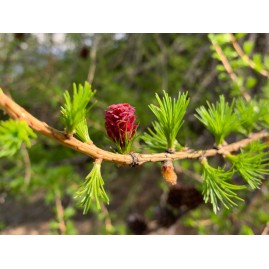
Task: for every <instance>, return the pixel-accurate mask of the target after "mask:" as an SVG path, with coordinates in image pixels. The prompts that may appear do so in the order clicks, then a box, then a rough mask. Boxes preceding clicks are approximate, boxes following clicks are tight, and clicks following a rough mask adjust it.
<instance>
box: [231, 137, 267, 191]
mask: <svg viewBox="0 0 269 269" xmlns="http://www.w3.org/2000/svg"><path fill="white" fill-rule="evenodd" d="M266 148H267V146H266V145H265V144H264V143H261V142H259V141H255V142H253V143H251V144H250V145H249V146H248V147H246V148H244V149H241V153H240V154H237V155H232V154H228V155H226V157H227V159H228V160H229V161H230V162H231V163H232V164H233V166H234V168H235V169H236V170H237V171H238V172H239V173H240V175H241V176H242V178H243V179H244V180H246V182H247V183H248V184H249V186H250V187H251V188H252V189H256V188H258V187H259V185H260V184H261V180H262V179H264V176H265V175H268V174H269V169H268V168H266V167H268V161H269V153H268V152H266V151H265V149H266Z"/></svg>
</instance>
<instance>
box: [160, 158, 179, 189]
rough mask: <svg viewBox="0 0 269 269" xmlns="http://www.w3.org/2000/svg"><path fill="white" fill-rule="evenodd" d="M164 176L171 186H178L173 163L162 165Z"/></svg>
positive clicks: (165, 162) (168, 162)
mask: <svg viewBox="0 0 269 269" xmlns="http://www.w3.org/2000/svg"><path fill="white" fill-rule="evenodd" d="M162 175H163V178H164V179H165V181H166V182H167V183H168V184H170V185H176V184H177V174H176V173H175V170H174V166H173V163H172V161H164V162H163V164H162Z"/></svg>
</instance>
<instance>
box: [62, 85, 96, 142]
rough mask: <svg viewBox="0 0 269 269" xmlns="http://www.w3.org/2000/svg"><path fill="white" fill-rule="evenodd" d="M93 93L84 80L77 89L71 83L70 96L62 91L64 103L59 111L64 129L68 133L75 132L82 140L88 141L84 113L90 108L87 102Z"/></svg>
mask: <svg viewBox="0 0 269 269" xmlns="http://www.w3.org/2000/svg"><path fill="white" fill-rule="evenodd" d="M94 94H95V91H93V90H92V88H91V85H90V84H89V83H88V82H85V85H84V87H83V86H82V85H81V84H79V86H78V89H77V86H76V84H75V83H73V97H72V98H71V96H70V94H69V92H68V91H65V93H64V99H65V104H64V106H63V107H62V108H61V113H62V119H63V122H64V124H65V131H66V133H67V134H69V135H72V134H73V133H77V135H78V137H79V138H80V139H81V140H82V141H84V142H90V137H89V133H88V127H87V121H86V115H87V112H88V111H89V109H90V108H91V107H88V104H89V102H90V101H91V99H92V97H93V96H94Z"/></svg>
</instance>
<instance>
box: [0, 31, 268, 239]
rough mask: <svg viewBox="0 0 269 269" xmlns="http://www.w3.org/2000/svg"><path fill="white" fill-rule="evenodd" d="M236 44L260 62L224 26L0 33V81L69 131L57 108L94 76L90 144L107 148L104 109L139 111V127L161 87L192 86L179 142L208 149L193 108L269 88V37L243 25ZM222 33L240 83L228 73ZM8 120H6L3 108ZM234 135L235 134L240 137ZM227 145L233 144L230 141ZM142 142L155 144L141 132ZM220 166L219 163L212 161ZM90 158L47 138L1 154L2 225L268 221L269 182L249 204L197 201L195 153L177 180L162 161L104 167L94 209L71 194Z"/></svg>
mask: <svg viewBox="0 0 269 269" xmlns="http://www.w3.org/2000/svg"><path fill="white" fill-rule="evenodd" d="M235 36H236V38H237V41H238V43H239V44H240V46H242V48H243V50H244V53H245V54H247V55H248V56H249V57H250V58H251V59H252V60H253V62H254V63H255V64H256V68H254V69H253V68H251V67H250V66H248V65H247V64H246V63H245V62H244V61H243V60H242V58H241V57H239V56H238V54H237V53H236V52H235V50H234V48H233V46H232V44H231V43H230V42H229V41H227V35H224V34H219V35H217V34H215V35H208V34H23V33H17V34H0V87H1V88H2V89H3V90H4V92H5V93H8V94H9V95H10V96H12V98H13V99H14V100H15V101H16V102H17V103H19V104H20V105H21V106H23V107H24V108H25V109H27V110H28V111H29V112H30V113H32V114H33V115H34V116H36V117H37V118H39V119H40V120H42V121H45V122H47V123H48V124H49V125H51V126H53V127H55V128H57V129H63V123H62V122H61V120H60V106H61V105H62V104H63V93H64V91H65V90H69V91H71V89H72V83H73V82H76V83H82V84H84V82H85V81H89V82H90V83H91V84H92V87H93V89H96V90H97V93H96V95H95V99H96V100H97V103H96V105H95V106H94V108H93V109H92V110H91V112H90V114H89V125H90V135H91V138H92V140H93V141H94V143H95V144H96V145H97V146H99V147H101V148H103V149H106V150H110V146H111V144H110V142H109V140H108V139H107V138H106V134H105V128H104V110H105V109H106V107H107V106H109V105H111V104H115V103H125V102H127V103H130V104H131V105H132V106H134V107H135V108H136V115H137V119H138V121H139V132H140V133H143V132H144V131H146V130H147V128H148V127H150V125H151V122H152V121H153V120H154V116H153V114H152V113H151V112H150V110H149V108H148V105H149V104H150V103H155V102H156V101H155V96H154V95H155V93H159V94H160V93H161V92H162V90H166V91H167V92H168V93H169V94H170V95H172V96H177V94H178V91H184V92H185V91H188V93H189V97H190V100H191V101H190V105H189V107H188V110H187V114H186V116H185V124H184V125H183V127H182V129H181V131H180V135H179V141H180V143H181V144H182V145H186V146H188V147H192V148H195V149H206V148H211V147H212V146H213V143H214V139H213V137H212V136H211V135H210V133H208V132H207V131H206V130H205V129H204V127H203V126H202V124H201V123H199V122H198V121H197V119H196V118H195V117H194V112H195V109H196V108H197V107H198V106H200V105H204V104H205V103H206V100H208V101H210V102H214V101H216V100H217V99H218V96H219V95H220V94H224V95H225V96H226V97H227V99H228V100H231V99H232V98H233V97H235V96H239V95H240V94H241V89H244V90H245V91H246V92H247V93H248V94H250V95H251V96H253V97H254V96H255V97H256V96H257V97H264V96H266V97H268V96H269V84H268V78H267V77H265V76H263V75H261V74H260V71H261V70H264V69H266V70H269V57H268V52H269V34H237V35H235ZM212 41H216V42H217V44H218V45H219V47H220V48H221V49H222V52H223V54H224V56H225V58H226V59H227V60H228V62H229V64H230V65H231V68H232V69H233V71H234V72H235V73H236V76H237V80H236V81H233V80H231V78H230V76H229V74H228V73H227V72H226V69H225V66H224V65H223V64H222V62H221V61H220V57H219V55H218V54H217V53H216V51H215V50H214V48H213V47H212ZM0 113H1V114H0V119H1V120H4V119H7V116H6V115H4V113H3V112H2V111H1V112H0ZM237 138H238V137H237V136H232V137H230V138H229V139H230V141H235V140H236V139H237ZM228 142H229V141H228ZM134 147H135V151H139V152H147V151H148V150H147V149H146V148H145V147H144V145H143V143H142V142H141V141H139V139H137V140H136V142H135V144H134ZM212 162H213V163H214V162H215V163H216V164H217V163H219V162H221V160H219V159H217V158H216V159H214V160H212ZM91 163H92V160H91V159H90V158H88V157H86V156H82V155H81V154H79V153H77V152H74V151H72V150H70V149H67V148H64V147H62V146H61V145H59V144H57V143H56V142H54V141H51V140H49V139H47V138H45V137H43V136H41V135H39V136H38V138H37V139H36V140H35V141H34V145H33V146H32V148H31V149H29V150H28V149H26V148H25V147H22V149H21V151H20V152H18V153H17V154H16V155H15V156H14V157H12V158H5V159H4V158H2V159H0V172H1V177H0V233H1V234H261V233H262V231H263V229H264V227H265V225H266V223H267V222H268V221H269V205H268V202H269V191H268V190H269V189H268V187H269V183H268V180H266V181H264V182H263V184H262V186H261V188H260V189H259V190H256V191H250V190H249V191H245V192H243V193H242V196H243V197H244V198H245V203H240V204H239V206H238V207H237V208H233V209H231V210H225V209H224V208H221V211H220V212H219V213H218V214H217V215H215V214H214V213H213V211H212V209H211V206H210V205H205V204H204V203H203V201H202V199H201V183H200V172H201V167H200V165H199V162H197V161H180V162H179V161H177V162H175V167H176V170H177V173H178V177H179V184H178V185H177V186H176V187H175V188H173V189H172V190H171V189H169V187H168V186H167V185H166V183H165V182H164V181H163V179H162V176H161V173H160V164H156V163H155V164H145V165H143V166H141V167H134V168H131V167H117V166H116V165H114V164H111V163H104V165H103V166H102V173H103V178H104V180H105V188H106V190H107V193H108V195H109V197H110V205H109V206H105V205H104V206H103V207H102V210H101V211H99V210H97V208H95V206H94V205H93V207H92V209H91V210H90V212H89V213H88V214H87V215H85V216H84V215H83V214H82V210H81V209H80V208H79V207H78V206H77V204H76V201H75V200H74V198H73V197H74V194H75V192H76V190H77V188H78V186H79V184H81V182H82V181H83V179H84V178H85V176H86V175H87V174H88V173H89V171H90V169H91Z"/></svg>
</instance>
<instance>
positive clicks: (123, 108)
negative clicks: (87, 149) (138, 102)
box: [105, 103, 138, 153]
mask: <svg viewBox="0 0 269 269" xmlns="http://www.w3.org/2000/svg"><path fill="white" fill-rule="evenodd" d="M134 112H135V108H134V107H132V106H131V105H129V104H127V103H124V104H115V105H111V106H109V107H108V108H107V110H106V111H105V127H106V131H107V135H108V136H109V137H110V138H111V139H112V140H113V141H114V142H115V143H116V145H117V146H118V148H119V149H120V151H121V153H127V152H128V151H129V150H130V146H131V144H132V140H133V137H134V135H135V133H136V129H137V127H138V124H137V123H136V116H135V114H134Z"/></svg>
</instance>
